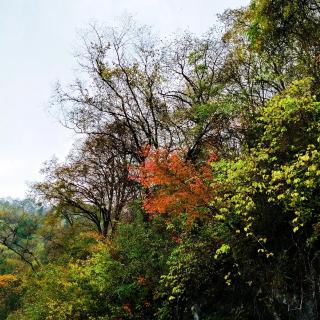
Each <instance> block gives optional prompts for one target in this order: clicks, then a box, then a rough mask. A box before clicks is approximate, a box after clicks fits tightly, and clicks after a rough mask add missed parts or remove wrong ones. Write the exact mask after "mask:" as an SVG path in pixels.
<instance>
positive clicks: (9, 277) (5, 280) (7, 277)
mask: <svg viewBox="0 0 320 320" xmlns="http://www.w3.org/2000/svg"><path fill="white" fill-rule="evenodd" d="M15 280H17V277H16V276H15V275H13V274H2V275H0V288H7V287H9V286H11V285H12V283H13V282H14V281H15Z"/></svg>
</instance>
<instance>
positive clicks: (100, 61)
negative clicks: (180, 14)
mask: <svg viewBox="0 0 320 320" xmlns="http://www.w3.org/2000/svg"><path fill="white" fill-rule="evenodd" d="M220 38H221V34H220V33H219V32H218V31H214V30H212V31H210V32H208V33H207V34H206V35H205V36H204V37H200V38H197V37H194V36H191V35H190V34H187V33H186V34H184V35H183V36H181V37H178V38H176V39H174V41H172V42H167V43H165V42H162V41H161V40H160V39H157V38H155V37H153V36H152V35H151V33H150V32H149V31H148V29H145V28H136V27H134V26H133V25H132V23H130V22H128V24H126V25H125V26H124V27H123V28H122V29H111V30H107V31H106V32H101V31H99V30H97V28H95V27H93V29H92V32H91V33H89V34H88V35H87V36H86V37H85V38H84V46H85V53H84V55H83V56H82V58H81V59H80V66H81V68H82V70H83V71H84V72H85V73H86V74H87V76H88V77H87V78H86V80H77V81H76V82H75V83H74V84H72V85H71V86H69V87H64V86H61V85H58V86H57V90H56V100H55V105H56V108H58V109H59V110H62V114H61V117H62V121H63V122H64V124H65V125H66V126H67V127H71V128H73V129H75V130H76V131H78V132H82V133H95V134H97V133H101V132H102V133H106V132H104V130H105V127H106V125H107V126H110V125H115V124H116V125H121V126H122V128H123V131H124V132H126V136H125V137H122V139H121V135H117V139H120V140H121V141H122V143H124V141H126V140H127V137H128V136H129V141H130V142H131V143H130V145H129V146H128V148H129V149H130V153H131V155H132V156H134V158H135V160H136V161H138V162H142V161H143V160H144V159H142V158H141V153H140V150H141V148H142V147H143V146H144V145H150V146H153V147H155V148H158V147H168V148H169V149H170V148H173V147H176V146H179V147H185V148H186V149H187V150H188V151H187V156H188V158H189V159H191V160H192V159H197V158H198V157H199V156H200V155H201V152H202V150H203V146H204V145H210V146H211V147H213V146H214V147H215V148H216V149H219V152H224V151H225V152H227V150H230V149H232V150H236V149H237V141H238V140H239V139H240V136H239V134H238V130H239V128H238V124H239V122H237V121H233V120H234V119H235V118H236V116H237V110H236V105H235V104H233V103H232V101H231V100H230V99H229V98H228V95H227V93H226V92H225V90H224V82H223V65H224V60H225V57H226V47H225V45H224V44H223V42H222V41H221V40H220ZM106 134H108V135H110V136H112V138H114V132H113V131H108V132H107V133H106Z"/></svg>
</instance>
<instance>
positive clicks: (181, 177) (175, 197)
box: [130, 147, 216, 218]
mask: <svg viewBox="0 0 320 320" xmlns="http://www.w3.org/2000/svg"><path fill="white" fill-rule="evenodd" d="M143 152H144V155H145V156H146V159H145V161H144V163H143V164H141V165H140V166H137V167H131V168H130V176H131V179H133V180H135V181H137V182H139V183H140V184H141V185H142V186H143V187H144V188H145V189H146V194H145V199H144V203H143V207H144V209H145V210H146V211H147V212H148V213H150V214H157V213H158V214H164V213H168V214H174V215H180V214H187V217H188V218H195V217H197V216H199V213H200V212H199V209H200V208H203V207H205V206H207V204H208V202H209V201H210V198H211V195H212V190H211V187H210V184H209V181H210V180H211V179H212V174H211V169H210V166H209V164H208V163H204V164H201V165H199V166H195V165H194V164H192V163H191V162H189V161H185V160H184V158H183V153H182V152H181V151H174V152H169V151H168V150H166V149H156V150H152V149H150V148H147V147H145V148H144V150H143ZM212 160H216V157H215V155H212V156H211V157H210V161H212Z"/></svg>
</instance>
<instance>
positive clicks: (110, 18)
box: [0, 0, 249, 198]
mask: <svg viewBox="0 0 320 320" xmlns="http://www.w3.org/2000/svg"><path fill="white" fill-rule="evenodd" d="M248 3H249V0H224V1H221V0H197V1H196V0H0V197H8V196H11V197H14V198H16V197H20V198H22V197H24V196H25V192H26V190H27V182H28V181H29V182H31V181H36V180H39V179H40V178H41V176H40V175H39V170H40V168H41V167H42V163H43V162H44V161H46V160H48V159H50V158H51V157H52V156H53V155H56V156H57V157H58V158H59V159H60V160H62V159H63V158H64V157H65V155H66V154H67V153H68V150H69V149H70V147H71V144H72V142H73V141H74V140H75V138H76V136H75V135H74V133H73V132H72V131H69V130H67V129H65V128H63V127H62V126H61V125H60V124H59V123H58V122H57V120H56V119H54V118H53V117H51V116H50V115H49V114H48V105H49V101H50V96H51V94H52V88H53V85H54V84H55V82H56V81H57V80H61V81H62V82H68V80H71V79H72V78H73V75H74V74H73V70H74V67H76V64H75V59H74V57H73V52H74V48H76V47H77V43H79V45H80V41H78V33H79V30H81V29H86V28H87V27H88V24H89V23H90V22H98V23H99V24H100V23H101V24H107V25H108V24H110V25H112V24H114V23H115V22H116V21H117V18H119V17H121V16H123V15H124V14H129V15H133V17H134V19H135V20H136V21H137V23H139V24H147V25H150V26H151V27H153V30H155V31H156V32H158V33H160V34H161V35H164V36H165V35H170V34H172V33H173V32H175V31H178V30H181V31H182V30H185V29H188V30H190V31H191V32H193V33H196V34H201V33H203V32H205V31H206V30H207V29H209V28H210V27H211V26H212V25H213V24H214V22H215V19H216V18H215V16H216V14H217V13H222V12H223V11H224V9H227V8H237V7H239V6H243V5H247V4H248Z"/></svg>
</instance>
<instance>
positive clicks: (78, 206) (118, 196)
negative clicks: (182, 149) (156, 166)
mask: <svg viewBox="0 0 320 320" xmlns="http://www.w3.org/2000/svg"><path fill="white" fill-rule="evenodd" d="M131 161H132V157H131V156H127V155H126V154H123V153H122V152H121V150H120V149H116V147H115V146H114V145H112V142H111V141H110V140H109V138H108V137H105V136H103V135H99V136H92V137H89V138H87V139H86V140H85V141H84V143H83V144H82V145H80V147H79V148H78V149H75V150H74V151H73V152H72V153H71V154H70V155H69V158H68V161H67V162H66V163H65V164H61V165H60V164H58V163H57V162H56V161H52V162H50V163H49V164H48V165H47V167H45V168H44V169H43V172H44V173H45V174H46V180H45V181H44V182H42V183H38V184H35V185H34V188H35V190H36V192H37V193H38V194H39V195H40V196H41V197H42V199H43V200H48V201H50V202H51V203H52V204H53V205H54V206H55V207H56V208H57V210H58V211H59V212H61V213H62V214H63V215H64V217H65V218H66V219H67V221H69V223H71V224H72V223H73V220H74V219H75V217H77V216H81V217H83V218H84V219H85V221H89V222H90V223H91V224H93V225H94V226H95V228H96V230H97V231H98V232H99V233H100V234H101V235H103V236H106V235H107V234H108V233H109V232H111V231H112V230H114V229H115V228H116V224H117V222H118V221H119V219H120V218H121V215H122V214H123V213H124V211H125V210H127V209H128V207H129V204H130V200H132V199H134V196H135V192H136V191H135V188H134V184H133V182H132V181H129V180H128V165H129V164H130V162H131Z"/></svg>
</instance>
